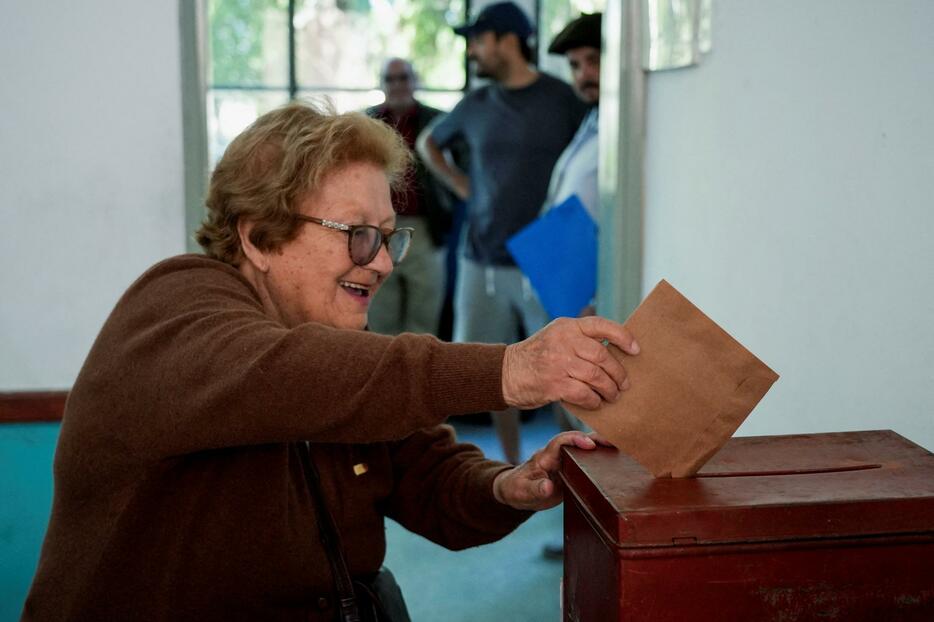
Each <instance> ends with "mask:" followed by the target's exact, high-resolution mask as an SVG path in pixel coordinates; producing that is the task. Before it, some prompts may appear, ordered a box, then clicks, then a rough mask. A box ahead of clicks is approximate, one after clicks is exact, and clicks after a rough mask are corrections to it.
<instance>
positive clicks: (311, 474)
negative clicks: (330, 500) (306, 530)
mask: <svg viewBox="0 0 934 622" xmlns="http://www.w3.org/2000/svg"><path fill="white" fill-rule="evenodd" d="M298 453H299V455H300V456H301V460H302V463H303V466H304V467H305V473H306V475H307V477H308V487H309V488H310V489H311V494H312V496H313V497H314V503H315V514H317V516H318V526H319V528H320V531H321V543H322V544H323V545H324V550H325V551H327V554H328V560H329V561H330V562H331V573H332V574H333V575H334V582H335V583H336V587H337V596H338V598H339V599H340V613H341V622H360V611H359V609H358V608H357V601H356V599H355V598H354V591H353V582H352V581H351V579H350V572H348V571H347V563H346V562H345V561H344V554H343V552H342V547H341V541H340V535H339V534H338V532H337V527H336V525H335V524H334V517H333V516H331V511H330V510H328V505H327V502H326V501H325V499H324V492H323V491H322V490H321V476H320V475H318V469H317V468H316V467H315V463H314V461H313V460H312V459H311V451H310V450H309V449H308V443H305V442H299V443H298Z"/></svg>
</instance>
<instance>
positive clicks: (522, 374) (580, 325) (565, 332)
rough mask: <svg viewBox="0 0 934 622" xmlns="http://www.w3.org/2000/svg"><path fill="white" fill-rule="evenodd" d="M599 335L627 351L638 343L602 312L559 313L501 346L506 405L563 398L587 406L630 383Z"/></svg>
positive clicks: (607, 398) (611, 397) (534, 404)
mask: <svg viewBox="0 0 934 622" xmlns="http://www.w3.org/2000/svg"><path fill="white" fill-rule="evenodd" d="M604 340H605V341H607V342H609V343H612V344H613V345H615V346H616V347H618V348H619V349H621V350H622V351H623V352H625V353H627V354H631V355H635V354H638V353H639V345H638V344H637V343H636V340H635V339H634V338H633V336H632V334H631V333H630V332H629V330H627V329H626V328H625V327H623V325H622V324H618V323H617V322H613V321H611V320H608V319H606V318H602V317H596V316H594V317H586V318H578V319H571V318H558V319H557V320H554V321H553V322H551V323H550V324H548V325H547V326H545V327H544V328H543V329H541V330H540V331H538V332H537V333H535V334H534V335H532V336H531V337H529V338H528V339H526V340H525V341H520V342H519V343H515V344H512V345H509V346H507V347H506V354H505V356H504V357H503V398H504V399H505V401H506V403H507V404H509V405H510V406H515V407H517V408H522V409H530V408H537V407H539V406H543V405H545V404H548V403H550V402H556V401H564V402H568V403H569V404H574V405H576V406H580V407H581V408H586V409H588V410H593V409H595V408H598V407H599V406H600V405H601V404H602V403H603V402H613V401H616V399H617V398H618V397H619V393H620V391H625V390H627V389H628V388H629V379H628V378H627V376H626V370H625V368H624V367H623V365H622V364H621V363H620V362H619V361H618V360H616V358H615V357H614V356H613V355H612V354H610V352H609V350H607V348H606V346H605V345H603V343H604Z"/></svg>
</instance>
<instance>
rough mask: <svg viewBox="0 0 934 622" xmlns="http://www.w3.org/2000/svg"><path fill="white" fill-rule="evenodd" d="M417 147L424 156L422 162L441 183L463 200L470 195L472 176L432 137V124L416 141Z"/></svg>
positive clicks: (419, 153)
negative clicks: (459, 166) (460, 167)
mask: <svg viewBox="0 0 934 622" xmlns="http://www.w3.org/2000/svg"><path fill="white" fill-rule="evenodd" d="M415 149H416V150H417V151H418V155H420V156H421V157H422V162H424V163H425V166H426V167H427V168H428V170H429V171H431V174H432V175H434V176H435V177H436V178H437V179H438V180H439V181H440V182H441V183H443V184H444V185H445V186H447V187H448V189H450V190H451V192H453V193H454V194H456V195H457V196H458V197H459V198H460V199H461V200H463V201H466V200H467V198H468V197H469V196H470V178H469V177H468V176H467V174H466V173H464V171H462V170H461V169H459V168H458V167H457V165H455V164H454V161H453V160H452V158H451V155H450V153H448V152H447V151H442V150H441V148H440V147H438V144H437V143H436V142H435V140H434V139H433V138H432V137H431V126H430V125H429V126H428V127H427V128H425V129H424V130H422V133H421V134H419V135H418V139H417V140H416V141H415Z"/></svg>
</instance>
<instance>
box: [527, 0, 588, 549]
mask: <svg viewBox="0 0 934 622" xmlns="http://www.w3.org/2000/svg"><path fill="white" fill-rule="evenodd" d="M601 21H602V20H601V14H600V13H594V14H590V15H588V14H584V15H581V16H580V17H578V18H577V19H575V20H574V21H572V22H571V23H569V24H568V25H567V26H565V27H564V30H562V31H561V32H559V33H558V35H557V36H556V37H555V38H554V41H552V42H551V45H550V46H549V47H548V52H549V53H551V54H564V55H565V56H566V57H567V59H568V63H569V64H570V66H571V77H572V80H573V84H574V90H575V91H576V92H577V95H578V97H580V98H581V99H582V100H583V101H584V103H586V104H588V105H589V106H591V108H590V111H589V112H588V113H587V116H586V117H584V120H583V121H582V122H581V125H580V127H579V128H578V130H577V133H576V134H575V135H574V138H572V139H571V142H570V143H569V144H568V146H567V147H566V148H565V149H564V152H563V153H562V154H561V156H560V157H559V158H558V161H557V162H556V163H555V168H554V170H553V171H552V173H551V182H550V183H549V185H548V195H547V197H546V198H545V202H544V204H543V206H542V213H544V212H546V211H548V210H549V209H551V208H552V207H555V206H556V205H560V204H561V203H563V202H564V201H565V200H566V199H567V198H568V197H570V196H572V195H577V197H578V198H579V199H580V201H581V203H582V204H583V205H584V207H585V208H586V209H587V212H588V213H589V214H590V216H591V218H593V219H594V221H596V220H597V206H598V193H597V160H598V159H599V148H598V144H597V143H598V141H597V129H598V125H599V123H598V112H599V107H598V104H599V102H600V49H601V45H600V41H601V39H600V36H601ZM554 409H555V417H556V419H557V420H558V425H559V427H560V428H561V429H562V430H569V429H571V428H572V427H578V428H580V427H582V425H583V424H581V423H580V422H579V421H577V420H576V419H574V418H573V416H572V415H570V414H569V413H567V412H566V411H565V410H564V408H562V407H561V406H560V405H558V404H555V405H554ZM544 554H545V557H547V558H551V559H560V558H561V557H562V556H563V555H564V548H563V547H562V545H561V543H560V542H555V543H550V544H546V545H545V549H544Z"/></svg>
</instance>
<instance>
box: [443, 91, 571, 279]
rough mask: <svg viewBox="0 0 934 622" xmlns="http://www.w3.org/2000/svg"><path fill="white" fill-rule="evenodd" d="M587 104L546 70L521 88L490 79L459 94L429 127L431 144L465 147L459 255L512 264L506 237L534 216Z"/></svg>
mask: <svg viewBox="0 0 934 622" xmlns="http://www.w3.org/2000/svg"><path fill="white" fill-rule="evenodd" d="M586 112H587V108H586V106H585V105H584V103H583V102H581V100H580V99H578V98H577V96H576V95H575V94H574V91H573V90H572V89H571V87H570V86H569V85H568V84H566V83H564V82H562V81H561V80H558V79H557V78H553V77H551V76H549V75H547V74H544V73H542V74H539V77H538V79H537V80H536V81H535V82H533V83H532V84H530V85H529V86H527V87H524V88H520V89H506V88H503V87H502V86H500V85H498V84H493V85H490V86H485V87H482V88H479V89H477V90H476V91H473V92H471V93H469V94H467V95H466V96H465V97H464V99H463V100H461V102H460V103H458V104H457V106H455V107H454V110H452V111H451V112H450V114H448V115H447V116H446V117H445V118H444V119H442V120H441V122H439V123H438V124H437V125H435V126H434V128H433V129H432V130H431V137H432V139H433V140H434V141H435V143H437V144H438V146H439V147H442V148H444V147H447V146H448V145H450V144H452V143H453V142H455V141H457V140H458V139H461V140H463V141H465V142H466V143H467V146H468V147H469V148H470V167H469V170H468V171H467V172H468V174H469V175H470V199H469V200H468V203H467V223H468V227H467V247H466V249H465V252H466V255H467V257H468V258H469V259H472V260H474V261H476V262H478V263H481V264H484V265H514V264H515V262H514V261H513V259H512V256H511V255H510V254H509V251H507V250H506V240H508V239H509V238H510V237H511V236H512V235H513V234H515V233H516V232H517V231H519V230H520V229H522V228H523V227H524V226H525V225H527V224H528V223H530V222H531V221H532V220H534V219H535V217H536V216H537V215H538V213H539V211H540V210H541V207H542V202H543V201H544V200H545V195H546V193H547V192H548V182H549V179H550V178H551V170H552V168H554V165H555V162H556V161H557V160H558V156H560V155H561V152H562V151H563V150H564V148H565V147H566V146H567V144H568V143H569V142H570V141H571V138H572V137H573V136H574V133H575V132H576V131H577V128H578V126H579V125H580V122H581V120H582V119H583V118H584V115H585V114H586Z"/></svg>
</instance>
